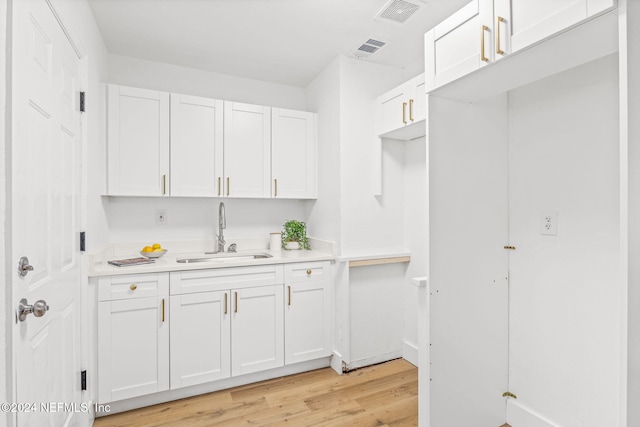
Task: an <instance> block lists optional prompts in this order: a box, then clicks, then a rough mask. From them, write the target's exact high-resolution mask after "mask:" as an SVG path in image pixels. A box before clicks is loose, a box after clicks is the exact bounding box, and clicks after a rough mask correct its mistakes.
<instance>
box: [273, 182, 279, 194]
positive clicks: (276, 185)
mask: <svg viewBox="0 0 640 427" xmlns="http://www.w3.org/2000/svg"><path fill="white" fill-rule="evenodd" d="M273 186H274V187H275V189H274V193H275V194H274V197H278V180H277V179H274V180H273Z"/></svg>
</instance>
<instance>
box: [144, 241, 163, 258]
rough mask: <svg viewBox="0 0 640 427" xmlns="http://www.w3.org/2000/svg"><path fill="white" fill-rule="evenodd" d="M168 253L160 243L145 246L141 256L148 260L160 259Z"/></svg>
mask: <svg viewBox="0 0 640 427" xmlns="http://www.w3.org/2000/svg"><path fill="white" fill-rule="evenodd" d="M167 252H168V251H167V250H166V249H164V248H163V247H162V246H161V245H160V244H159V243H154V244H153V245H151V246H145V247H144V248H142V250H141V251H140V255H142V256H143V257H147V258H160V257H161V256H162V255H164V254H166V253H167Z"/></svg>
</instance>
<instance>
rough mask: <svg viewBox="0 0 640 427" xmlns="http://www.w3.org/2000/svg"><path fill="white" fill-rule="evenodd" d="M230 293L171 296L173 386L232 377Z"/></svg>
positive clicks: (185, 385)
mask: <svg viewBox="0 0 640 427" xmlns="http://www.w3.org/2000/svg"><path fill="white" fill-rule="evenodd" d="M230 328H231V316H230V313H229V292H228V291H222V292H203V293H198V294H186V295H173V296H172V297H171V388H172V389H175V388H180V387H187V386H190V385H195V384H202V383H206V382H210V381H215V380H221V379H223V378H228V377H229V376H231V348H230V347H231V336H230V332H231V329H230Z"/></svg>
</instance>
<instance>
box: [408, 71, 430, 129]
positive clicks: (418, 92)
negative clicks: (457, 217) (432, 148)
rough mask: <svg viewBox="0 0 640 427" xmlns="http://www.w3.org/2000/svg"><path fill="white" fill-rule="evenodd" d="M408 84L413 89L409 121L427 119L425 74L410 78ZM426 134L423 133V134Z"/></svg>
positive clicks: (414, 121)
mask: <svg viewBox="0 0 640 427" xmlns="http://www.w3.org/2000/svg"><path fill="white" fill-rule="evenodd" d="M407 85H408V86H409V88H410V89H411V97H410V98H409V123H416V122H419V121H422V120H426V119H427V94H426V91H425V80H424V74H420V75H419V76H417V77H415V78H413V79H411V80H409V81H408V82H407ZM425 134H426V130H425V133H423V135H425Z"/></svg>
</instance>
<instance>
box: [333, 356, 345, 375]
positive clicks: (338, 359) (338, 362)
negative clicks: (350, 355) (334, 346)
mask: <svg viewBox="0 0 640 427" xmlns="http://www.w3.org/2000/svg"><path fill="white" fill-rule="evenodd" d="M344 368H345V363H344V359H343V358H342V354H340V353H338V352H337V351H334V352H333V356H332V357H331V369H333V370H334V371H336V372H337V373H338V375H342V374H344Z"/></svg>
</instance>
